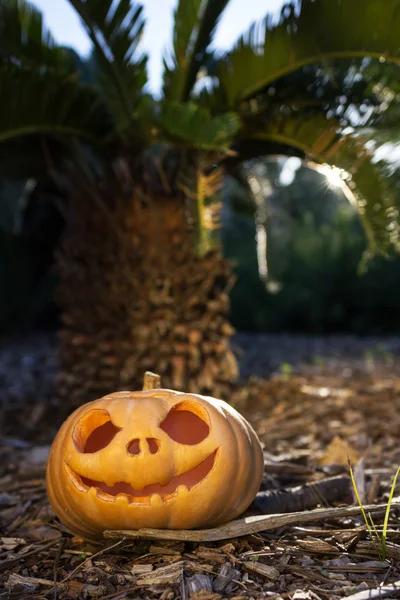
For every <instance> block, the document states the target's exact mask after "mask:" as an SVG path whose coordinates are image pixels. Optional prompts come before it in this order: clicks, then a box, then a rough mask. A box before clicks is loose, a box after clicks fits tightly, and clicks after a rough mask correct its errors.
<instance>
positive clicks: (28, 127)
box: [0, 63, 114, 143]
mask: <svg viewBox="0 0 400 600" xmlns="http://www.w3.org/2000/svg"><path fill="white" fill-rule="evenodd" d="M0 106H1V111H0V143H1V142H4V141H8V140H11V139H13V138H17V137H21V136H25V135H32V134H49V135H51V136H58V137H61V138H63V137H65V136H68V137H71V136H76V137H78V138H81V139H84V140H88V141H90V142H99V141H101V140H104V139H106V138H107V136H109V135H110V134H111V133H112V132H113V128H114V127H113V121H112V119H111V116H110V114H109V112H108V110H107V107H106V106H105V105H104V103H103V102H102V101H101V99H100V98H99V96H98V94H97V92H96V91H95V90H94V89H93V88H92V87H90V86H85V85H82V84H78V83H76V81H75V78H73V77H69V78H64V77H61V76H60V75H58V74H56V73H51V72H47V73H42V74H40V73H37V72H36V71H33V70H30V69H23V68H19V67H16V66H14V65H11V64H9V63H5V64H3V65H2V66H0Z"/></svg>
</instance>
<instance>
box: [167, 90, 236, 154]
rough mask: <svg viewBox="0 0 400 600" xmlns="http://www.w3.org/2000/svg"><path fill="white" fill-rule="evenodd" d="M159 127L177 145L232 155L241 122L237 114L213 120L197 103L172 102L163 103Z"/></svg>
mask: <svg viewBox="0 0 400 600" xmlns="http://www.w3.org/2000/svg"><path fill="white" fill-rule="evenodd" d="M158 125H159V127H160V128H161V130H162V132H163V134H164V136H165V137H166V138H167V140H169V141H172V142H174V143H175V144H177V145H182V146H189V147H190V148H197V149H200V150H215V151H219V152H229V148H230V146H231V144H232V141H233V139H234V136H235V134H236V133H237V131H238V129H239V120H238V118H237V116H236V115H235V114H234V113H225V114H224V115H221V116H218V117H212V116H211V115H210V113H209V111H207V110H206V109H203V108H200V107H199V106H197V104H193V103H186V104H181V103H179V102H168V103H164V104H163V108H162V112H161V114H160V116H159V119H158Z"/></svg>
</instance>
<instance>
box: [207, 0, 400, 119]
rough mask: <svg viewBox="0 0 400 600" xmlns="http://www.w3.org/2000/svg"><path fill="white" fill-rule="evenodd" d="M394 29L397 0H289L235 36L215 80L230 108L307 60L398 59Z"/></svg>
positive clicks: (399, 9) (399, 27) (398, 19)
mask: <svg viewBox="0 0 400 600" xmlns="http://www.w3.org/2000/svg"><path fill="white" fill-rule="evenodd" d="M355 22H356V23H355ZM399 31H400V4H399V2H398V0H380V1H379V2H375V1H374V0H318V1H315V0H301V2H297V0H289V1H288V2H287V3H286V4H285V5H284V6H283V8H282V11H281V16H280V19H279V20H277V21H276V20H275V21H274V18H273V17H271V16H268V17H267V18H266V19H265V21H264V22H263V23H261V24H257V25H253V26H252V27H251V29H250V31H249V32H248V33H247V34H245V35H243V36H242V37H241V38H240V39H239V41H238V42H237V44H236V46H235V47H234V49H233V50H232V51H231V52H230V53H228V54H227V55H226V56H225V58H224V60H222V61H221V63H220V65H219V69H218V76H219V80H220V83H221V85H222V87H223V88H224V90H225V93H226V96H227V98H228V101H229V106H230V108H235V107H237V105H238V103H240V102H241V101H242V100H245V99H248V98H251V97H252V96H254V95H256V94H257V93H259V92H260V91H261V90H263V89H264V88H265V87H267V86H268V85H269V84H271V83H272V82H273V81H275V80H276V79H278V78H280V77H283V76H284V75H287V74H288V73H290V72H293V71H296V70H297V69H299V68H301V67H303V66H304V65H307V64H311V63H321V62H323V61H325V60H326V59H330V58H351V57H354V56H357V57H366V56H372V57H375V58H379V59H380V60H382V61H394V62H397V63H400V47H399V43H398V38H399ZM371 32H373V34H372V33H371Z"/></svg>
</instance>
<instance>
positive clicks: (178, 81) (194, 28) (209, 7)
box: [164, 0, 229, 101]
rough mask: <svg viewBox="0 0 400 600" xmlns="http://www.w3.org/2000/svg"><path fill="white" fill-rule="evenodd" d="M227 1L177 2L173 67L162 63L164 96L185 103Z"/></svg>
mask: <svg viewBox="0 0 400 600" xmlns="http://www.w3.org/2000/svg"><path fill="white" fill-rule="evenodd" d="M228 2H229V0H179V3H178V7H177V9H176V11H175V22H174V42H173V46H174V54H173V57H172V63H173V64H172V67H169V66H168V65H167V63H166V62H165V63H164V96H165V97H166V98H167V99H168V100H175V101H186V100H188V99H189V96H190V92H191V90H192V88H193V86H194V84H195V82H196V78H197V75H198V73H199V70H200V68H201V66H202V64H203V63H204V60H205V57H206V51H207V48H208V46H209V45H210V42H211V39H212V36H213V33H214V30H215V27H216V25H217V23H218V20H219V18H220V16H221V14H222V12H223V10H224V9H225V7H226V5H227V4H228Z"/></svg>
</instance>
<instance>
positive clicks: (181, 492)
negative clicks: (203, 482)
mask: <svg viewBox="0 0 400 600" xmlns="http://www.w3.org/2000/svg"><path fill="white" fill-rule="evenodd" d="M188 493H189V490H188V488H187V486H186V485H184V484H182V485H178V487H177V488H176V494H177V496H179V497H180V498H183V497H184V496H187V495H188Z"/></svg>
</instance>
